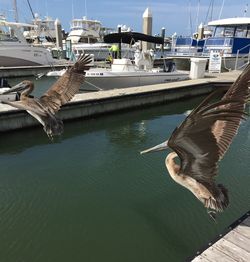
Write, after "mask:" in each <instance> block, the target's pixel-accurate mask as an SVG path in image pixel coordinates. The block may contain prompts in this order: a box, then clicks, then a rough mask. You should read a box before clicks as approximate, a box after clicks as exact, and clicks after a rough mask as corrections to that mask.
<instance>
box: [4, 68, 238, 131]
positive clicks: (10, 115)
mask: <svg viewBox="0 0 250 262" xmlns="http://www.w3.org/2000/svg"><path fill="white" fill-rule="evenodd" d="M238 74H239V73H234V74H233V75H232V74H231V75H229V74H228V75H225V77H222V76H220V77H216V78H215V77H211V78H209V77H207V78H204V79H197V80H186V81H181V82H172V83H166V84H158V85H150V86H141V87H132V88H125V89H116V90H109V91H100V92H92V93H84V94H77V95H76V96H75V97H74V98H73V100H72V101H71V102H70V103H68V104H66V105H64V106H63V107H62V108H61V110H60V111H59V112H58V116H59V117H60V118H62V119H63V120H64V121H65V120H70V119H76V118H86V117H90V116H95V115H100V114H107V113H110V112H115V111H119V110H125V109H132V108H138V107H143V106H147V105H153V104H158V103H164V102H168V101H174V100H179V99H183V98H187V97H193V96H197V95H202V94H207V93H210V92H211V91H212V90H213V89H215V88H221V87H229V86H230V85H231V83H232V82H233V81H234V80H235V78H236V77H237V75H238ZM34 125H39V123H38V121H36V120H35V119H34V118H33V117H31V116H30V115H29V114H28V113H27V112H26V111H24V110H19V109H15V108H13V107H11V106H8V105H4V104H0V132H6V131H9V130H15V129H20V128H25V127H30V126H34Z"/></svg>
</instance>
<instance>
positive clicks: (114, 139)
mask: <svg viewBox="0 0 250 262" xmlns="http://www.w3.org/2000/svg"><path fill="white" fill-rule="evenodd" d="M202 99H203V97H196V98H193V99H190V100H189V101H186V100H183V101H180V102H178V106H176V103H174V102H173V103H169V104H166V105H165V106H162V105H158V106H152V107H149V108H144V109H140V110H137V111H136V110H135V111H133V113H131V111H129V112H123V113H118V114H117V113H114V114H110V115H106V116H101V118H102V121H103V122H100V121H99V120H100V117H97V118H89V119H80V120H79V119H77V120H74V121H64V133H63V135H62V136H61V137H60V138H55V139H54V142H52V143H51V142H50V141H49V139H48V137H47V136H46V134H45V133H44V132H43V130H42V127H41V126H40V125H39V126H36V127H31V128H26V129H22V130H16V131H9V132H8V133H7V132H6V133H2V134H1V139H0V153H1V154H3V153H5V154H15V153H18V152H22V151H23V150H25V149H27V148H30V147H33V146H37V145H50V144H58V143H61V142H62V141H63V140H67V139H70V138H72V137H75V136H80V135H84V134H87V133H91V132H97V131H100V130H103V128H104V127H103V124H102V123H105V128H104V130H105V133H106V135H107V137H108V138H109V141H110V142H111V143H115V144H118V145H120V146H126V145H127V144H128V143H132V144H136V143H141V142H145V141H146V140H147V128H148V120H152V119H154V118H155V119H158V118H160V117H162V116H172V117H173V118H175V116H177V115H179V119H180V120H179V122H176V125H179V123H180V122H181V121H182V119H184V118H185V115H186V114H187V112H190V110H191V109H192V108H193V107H195V106H196V105H197V104H198V103H199V102H200V101H201V100H202ZM159 109H161V111H160V112H159ZM159 113H160V114H159ZM120 116H124V117H122V118H120ZM126 116H128V117H126ZM165 124H167V123H165ZM161 125H163V124H161ZM176 125H175V126H176ZM175 126H173V128H174V127H175ZM166 136H167V134H166Z"/></svg>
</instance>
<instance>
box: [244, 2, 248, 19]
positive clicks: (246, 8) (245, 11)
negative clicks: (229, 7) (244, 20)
mask: <svg viewBox="0 0 250 262" xmlns="http://www.w3.org/2000/svg"><path fill="white" fill-rule="evenodd" d="M247 10H248V4H246V7H245V10H244V17H245V16H246V14H247Z"/></svg>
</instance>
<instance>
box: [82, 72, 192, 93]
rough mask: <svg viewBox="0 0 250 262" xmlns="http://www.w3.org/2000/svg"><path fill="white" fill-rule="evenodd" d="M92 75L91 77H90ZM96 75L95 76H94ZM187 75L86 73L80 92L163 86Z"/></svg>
mask: <svg viewBox="0 0 250 262" xmlns="http://www.w3.org/2000/svg"><path fill="white" fill-rule="evenodd" d="M90 74H92V75H90ZM94 74H96V75H94ZM101 74H102V75H101ZM188 78H189V74H188V73H184V72H170V73H166V72H159V73H138V72H131V73H129V74H128V73H124V74H122V73H114V72H110V73H88V74H86V77H85V82H84V85H83V86H82V88H81V90H86V91H97V90H110V89H118V88H127V87H137V86H145V85H153V84H163V83H168V82H174V81H181V80H186V79H188Z"/></svg>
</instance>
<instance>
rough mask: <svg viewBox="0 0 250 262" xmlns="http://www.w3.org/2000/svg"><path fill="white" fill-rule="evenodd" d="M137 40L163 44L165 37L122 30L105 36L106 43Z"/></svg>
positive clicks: (132, 42) (133, 41)
mask: <svg viewBox="0 0 250 262" xmlns="http://www.w3.org/2000/svg"><path fill="white" fill-rule="evenodd" d="M137 41H145V42H150V43H155V44H163V42H164V39H163V38H162V37H157V36H151V35H146V34H142V33H137V32H122V33H113V34H108V35H105V36H104V42H105V43H120V42H121V43H124V44H134V43H135V42H137Z"/></svg>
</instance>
